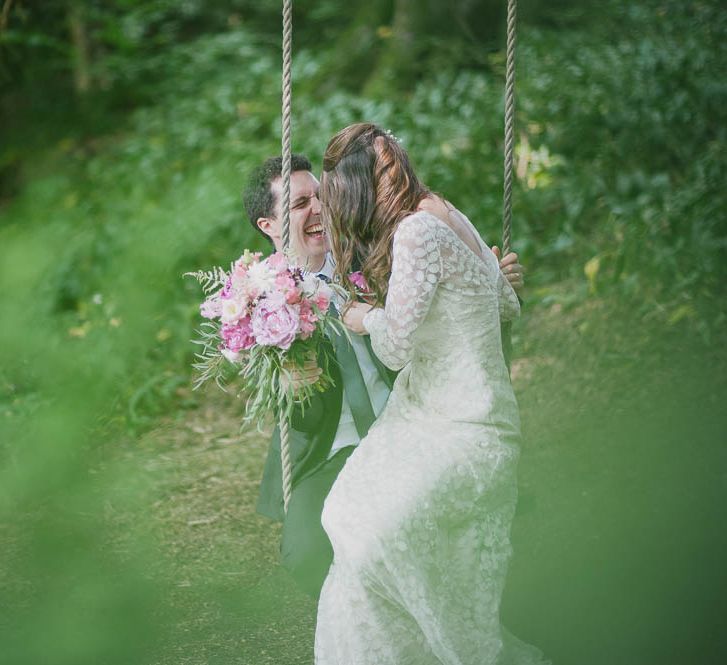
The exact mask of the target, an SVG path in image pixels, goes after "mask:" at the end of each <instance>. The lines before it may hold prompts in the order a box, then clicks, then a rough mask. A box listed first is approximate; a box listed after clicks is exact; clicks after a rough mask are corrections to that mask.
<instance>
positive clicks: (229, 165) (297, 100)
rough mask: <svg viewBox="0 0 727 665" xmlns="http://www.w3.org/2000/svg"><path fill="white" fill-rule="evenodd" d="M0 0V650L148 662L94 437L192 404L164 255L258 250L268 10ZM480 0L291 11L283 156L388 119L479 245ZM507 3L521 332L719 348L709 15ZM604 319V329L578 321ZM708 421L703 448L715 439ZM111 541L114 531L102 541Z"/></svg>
mask: <svg viewBox="0 0 727 665" xmlns="http://www.w3.org/2000/svg"><path fill="white" fill-rule="evenodd" d="M3 4H4V7H5V10H4V13H3V15H2V22H3V24H2V25H3V27H2V31H1V32H0V112H1V113H2V116H1V117H2V119H1V121H0V274H1V275H2V278H1V280H0V283H1V284H2V292H1V294H0V299H1V301H2V319H3V323H2V328H1V329H0V359H1V360H0V406H1V407H2V414H1V415H0V427H1V431H2V439H1V441H0V465H1V466H0V543H3V542H5V544H6V546H3V547H1V548H0V550H1V551H2V554H0V590H2V589H5V591H3V592H2V594H1V595H2V596H3V602H2V603H1V605H3V607H2V609H0V641H1V642H2V644H3V647H2V648H0V652H2V653H0V662H8V663H13V664H20V663H28V664H31V663H33V664H37V663H41V662H43V663H46V662H49V663H50V662H53V663H69V664H70V663H74V664H76V665H77V664H79V663H85V662H88V663H116V662H118V663H132V662H133V663H141V662H147V660H148V661H149V662H173V661H167V660H165V658H166V656H164V655H163V654H164V653H166V652H165V651H164V649H165V647H164V646H163V645H164V644H166V643H167V642H165V640H168V639H169V637H168V635H169V634H170V631H171V633H172V634H173V629H172V628H171V626H173V625H174V623H175V614H174V611H172V610H171V609H169V608H164V609H160V604H159V599H160V598H163V597H164V596H165V594H166V593H167V591H168V589H167V588H166V587H165V584H167V581H165V578H164V577H163V575H154V574H151V573H150V572H149V564H148V562H149V561H150V560H153V559H155V557H156V556H157V555H156V547H157V545H156V544H155V540H154V534H153V531H154V529H153V527H152V526H151V525H150V524H149V523H146V522H145V521H144V520H143V519H140V520H138V521H136V522H134V523H133V524H127V523H124V524H123V526H122V527H120V526H119V524H118V523H117V522H115V521H114V520H112V519H109V511H111V512H114V510H116V508H114V506H123V507H124V509H123V510H126V511H127V512H130V513H131V514H135V515H138V516H143V515H144V513H145V511H146V510H147V504H146V503H145V502H146V501H147V497H148V493H147V490H148V489H149V488H145V487H142V485H143V481H142V480H141V479H140V478H139V476H138V475H137V474H136V473H135V468H134V461H133V459H134V458H133V456H132V457H131V458H130V459H129V458H128V457H125V456H122V455H119V454H118V452H117V451H118V449H119V447H120V446H121V443H120V442H124V443H123V446H125V447H126V448H131V449H133V448H134V446H135V442H136V441H139V440H141V439H139V437H141V436H142V435H143V434H144V433H145V432H148V431H150V430H151V429H153V428H154V427H155V426H157V425H158V424H159V422H161V419H164V418H166V419H168V418H169V416H170V414H172V415H173V414H180V417H183V415H182V414H184V412H185V411H186V410H188V409H194V408H196V407H198V406H199V401H198V400H199V398H197V397H195V396H194V395H192V394H190V392H189V390H188V386H189V383H190V372H189V369H188V367H189V363H190V361H191V354H192V351H193V349H192V347H191V345H190V343H189V339H190V337H191V336H192V330H193V328H194V326H195V324H196V322H197V303H198V301H199V299H200V294H199V292H198V290H197V288H196V286H195V285H194V284H193V283H191V282H185V281H184V280H183V279H182V278H181V275H182V273H183V272H184V271H186V270H194V269H197V268H201V267H206V266H209V265H210V264H212V263H219V264H223V265H224V264H226V263H227V262H228V261H230V260H231V259H234V258H235V257H236V256H238V255H239V254H240V253H241V251H242V249H243V248H245V247H251V248H253V247H257V248H260V249H262V248H263V247H262V245H261V244H260V240H259V238H258V237H257V236H256V234H254V233H253V232H252V231H251V229H250V227H249V224H248V222H247V221H246V220H245V219H244V213H243V212H242V207H241V204H240V200H239V192H240V189H241V186H242V183H243V182H244V178H245V176H246V174H247V173H248V172H249V171H250V170H251V169H252V168H253V167H254V166H255V165H256V164H257V163H259V162H260V161H261V160H262V159H264V158H265V157H267V156H269V155H271V154H275V153H276V152H277V151H278V150H279V147H278V146H279V140H280V129H279V124H280V119H279V114H280V110H279V103H280V92H279V89H280V48H279V43H280V34H279V33H280V17H279V11H280V7H279V3H278V2H272V0H258V1H257V2H252V1H248V0H228V1H223V0H207V1H203V0H185V1H184V2H173V1H172V0H115V1H114V2H102V1H101V0H95V1H94V0H90V1H89V2H81V1H80V0H79V1H74V0H63V1H62V0H53V1H44V2H40V0H15V1H14V2H7V1H6V2H5V3H3ZM504 5H505V2H504V0H503V1H502V2H495V1H494V0H460V1H458V2H439V1H437V0H421V1H420V2H413V1H411V0H409V1H407V0H397V1H392V0H388V1H384V0H376V1H373V2H365V1H364V0H358V1H356V2H349V3H339V2H335V1H331V0H328V1H327V0H321V1H317V2H314V1H313V0H298V1H297V2H296V3H295V18H294V25H295V27H294V40H295V53H294V75H293V78H294V111H293V137H294V149H295V150H296V151H297V152H305V153H307V154H309V155H310V157H311V158H312V160H313V162H314V164H316V166H318V165H319V164H320V157H321V155H322V152H323V149H324V147H325V144H326V143H327V140H328V138H330V136H331V135H332V134H333V133H334V132H335V131H337V130H338V129H340V128H341V127H343V126H345V125H346V124H348V123H350V122H353V121H357V120H362V119H367V120H372V121H375V122H377V123H379V124H381V125H383V126H385V127H388V128H390V129H391V130H392V131H393V132H394V133H395V134H396V135H397V136H398V137H399V138H400V139H401V140H402V141H403V142H404V145H405V146H406V147H407V149H408V150H409V151H410V154H411V156H412V159H413V161H414V164H415V166H416V168H417V170H418V172H419V173H420V174H421V175H422V177H423V180H424V181H425V182H426V183H427V184H428V185H429V186H430V187H432V188H433V189H435V190H436V191H439V192H442V193H443V194H445V195H446V196H447V197H448V198H449V199H451V200H452V201H454V202H455V203H456V204H457V205H458V207H460V208H461V209H462V210H463V211H465V212H466V213H467V214H468V215H469V217H470V218H471V219H472V220H473V221H475V222H476V223H477V225H478V227H479V228H480V230H481V232H482V234H483V237H484V238H485V239H486V241H488V242H489V243H490V244H499V241H498V238H499V233H500V230H499V225H500V221H499V220H500V215H501V186H502V165H501V150H502V88H503V24H504ZM523 5H524V6H523V7H522V8H521V22H520V27H519V31H520V32H519V51H518V91H517V112H518V117H517V123H518V129H517V132H518V142H517V175H518V177H517V183H516V192H515V230H514V245H515V250H516V251H518V252H519V253H520V255H521V258H522V262H523V263H524V264H525V265H526V266H527V268H528V284H529V292H528V293H527V294H526V296H525V299H526V303H527V308H526V323H527V321H528V317H530V320H531V321H541V322H543V325H548V326H551V328H552V329H550V330H549V331H546V332H543V333H542V334H543V336H544V337H548V335H550V337H551V338H555V339H557V331H558V327H559V326H563V327H566V326H567V327H568V329H569V331H576V333H577V335H581V336H582V335H587V334H588V333H589V331H590V330H593V329H594V328H599V327H601V328H599V330H600V332H599V334H600V337H599V340H600V342H599V343H603V344H604V345H608V344H609V343H611V342H613V341H614V340H616V339H618V344H619V345H620V347H618V349H617V351H613V353H616V354H618V353H622V354H624V357H628V358H629V359H631V360H630V361H634V355H633V354H634V353H637V352H634V351H633V349H638V350H647V349H651V350H653V349H658V350H659V351H658V353H659V354H661V356H660V357H661V360H662V361H663V364H664V366H666V365H667V364H669V362H670V361H669V357H670V356H671V355H672V354H675V353H687V350H688V351H689V353H694V354H696V356H695V357H700V358H703V357H707V355H705V354H710V355H709V357H710V358H711V359H712V360H710V362H709V363H706V365H707V366H708V367H709V368H711V369H716V368H718V367H724V363H723V364H722V365H720V364H719V363H720V362H722V361H724V360H725V354H724V347H723V342H724V331H725V324H726V323H727V307H726V306H725V289H724V286H723V285H724V282H725V279H726V278H727V262H726V261H725V258H726V256H725V250H726V249H727V188H725V183H726V182H727V12H726V11H725V10H724V7H723V6H722V3H720V2H719V1H718V0H711V1H702V2H692V3H685V2H678V1H676V0H661V1H659V0H638V1H626V0H610V1H609V2H595V1H591V0H588V1H586V0H582V1H581V2H569V1H568V0H558V1H557V2H546V1H545V0H543V1H537V2H536V1H532V2H529V3H523ZM594 308H595V309H594ZM599 308H601V309H599ZM604 308H605V310H604ZM596 310H598V311H608V312H609V315H608V316H605V317H602V318H594V317H595V315H594V314H593V312H594V311H596ZM559 313H560V314H559ZM619 320H623V321H624V325H623V327H622V329H620V331H621V333H623V334H620V333H619V334H618V335H617V333H616V332H615V331H614V332H613V333H611V331H609V330H604V329H602V326H604V325H609V322H611V323H613V322H615V321H619ZM523 330H524V329H523V328H521V329H519V330H516V339H515V346H516V353H517V349H518V347H519V348H520V353H521V355H523V356H524V357H527V356H528V353H530V355H531V356H533V354H535V355H537V353H540V351H541V349H540V350H539V347H537V344H536V343H535V342H534V341H533V339H534V337H535V336H537V335H538V334H539V333H538V331H537V329H533V328H532V327H531V329H530V331H529V332H528V333H527V334H524V333H523ZM568 334H570V333H568ZM567 339H569V340H571V339H572V337H568V338H567ZM529 340H530V341H529ZM614 343H615V342H614ZM534 345H535V346H534ZM556 346H557V344H555V345H554V347H553V348H555V347H556ZM629 349H631V351H629ZM592 350H593V349H592ZM561 353H562V358H561V360H562V361H563V362H567V361H568V358H567V355H566V353H565V351H564V350H562V349H561ZM594 353H597V352H596V351H594ZM711 354H716V357H717V360H716V361H715V360H714V359H713V358H712V355H711ZM604 357H605V356H604ZM612 357H613V356H608V358H611V359H612ZM689 357H690V358H691V356H689ZM634 362H638V359H637V360H636V361H634ZM685 364H686V365H690V364H691V362H688V363H685ZM659 367H661V365H660V366H659ZM572 369H573V372H575V373H577V367H573V368H572ZM607 371H608V365H607V364H606V365H599V366H597V367H596V377H597V378H596V380H598V376H599V374H598V373H599V372H604V373H605V372H607ZM628 376H629V377H630V378H629V379H628V380H631V381H636V379H635V378H634V377H635V376H636V370H635V369H634V373H633V374H630V375H628ZM639 381H641V379H639ZM711 381H712V378H711V377H706V378H705V383H706V384H707V385H710V386H711V385H712V383H711ZM715 381H716V379H715ZM574 385H575V384H574ZM719 386H720V387H723V383H719ZM632 388H634V386H633V385H631V384H627V385H623V384H622V383H611V384H609V385H608V389H607V391H608V390H610V391H612V392H613V393H614V394H615V393H616V392H620V391H623V390H626V391H629V390H631V389H632ZM710 390H711V388H710ZM564 391H566V392H567V389H564ZM571 392H573V391H571ZM575 392H576V393H578V391H575ZM636 392H638V391H636ZM575 398H576V399H578V395H575ZM525 406H526V407H527V405H525ZM542 408H543V409H549V410H550V411H551V415H552V412H553V410H556V411H557V409H558V408H559V403H558V402H557V400H556V402H555V403H554V404H551V405H547V406H546V405H543V406H542ZM718 410H719V409H718ZM710 432H717V436H718V438H719V439H720V441H715V446H717V445H718V444H719V445H720V446H722V445H723V443H724V434H725V431H724V429H719V428H717V429H713V430H710ZM710 436H711V435H710ZM719 449H720V450H721V447H720V448H719ZM720 454H721V453H720ZM720 459H722V458H721V457H720ZM130 460H131V461H130ZM614 483H615V484H617V483H618V480H614ZM722 496H723V495H722ZM119 510H121V509H119ZM122 512H123V511H122ZM120 530H123V531H125V532H126V535H127V536H128V534H129V533H133V538H130V539H129V542H126V540H125V541H124V542H125V544H124V546H123V547H115V546H114V543H116V541H117V540H118V538H119V531H120ZM130 543H131V544H130ZM6 599H11V602H6ZM41 634H42V636H43V639H42V640H38V639H36V638H35V635H41ZM172 641H173V640H172ZM160 645H162V646H160ZM150 653H154V654H156V655H155V656H153V657H152V656H150V655H149V654H150ZM8 654H9V655H8ZM160 654H162V655H160ZM3 658H7V660H3ZM190 658H191V659H190V660H189V661H184V662H207V661H205V659H204V657H203V656H199V657H198V658H197V659H196V660H195V659H194V658H192V657H190ZM155 659H156V660H155ZM176 662H182V661H181V660H177V661H176ZM220 662H231V661H229V660H228V661H224V660H222V661H220ZM240 662H243V661H240ZM260 662H263V661H260ZM281 662H282V661H281ZM564 662H565V661H564ZM586 662H591V663H596V662H602V661H600V660H597V659H596V658H595V657H594V658H591V659H590V660H589V659H588V658H586ZM603 662H606V661H603ZM622 662H624V661H622ZM633 662H637V661H633ZM639 662H643V663H646V662H647V661H646V660H643V661H639ZM662 662H664V661H662ZM674 662H677V661H674ZM701 662H707V661H706V660H703V661H701ZM715 662H716V661H715Z"/></svg>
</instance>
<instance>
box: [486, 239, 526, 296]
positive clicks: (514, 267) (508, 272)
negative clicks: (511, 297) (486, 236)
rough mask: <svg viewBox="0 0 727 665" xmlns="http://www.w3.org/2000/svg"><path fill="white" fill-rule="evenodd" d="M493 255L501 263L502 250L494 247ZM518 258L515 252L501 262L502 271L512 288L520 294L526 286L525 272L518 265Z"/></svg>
mask: <svg viewBox="0 0 727 665" xmlns="http://www.w3.org/2000/svg"><path fill="white" fill-rule="evenodd" d="M492 253H493V254H494V255H495V256H496V257H497V260H498V261H500V248H499V247H497V246H493V247H492ZM517 259H518V256H517V254H516V253H515V252H510V253H509V254H508V255H507V256H506V257H505V258H504V259H502V260H501V261H500V270H502V273H503V274H504V275H505V277H506V279H507V281H508V282H510V286H512V288H513V289H515V291H516V292H517V293H518V294H519V293H520V291H522V289H523V287H524V286H525V271H524V270H523V267H522V266H521V265H520V264H519V263H518V260H517Z"/></svg>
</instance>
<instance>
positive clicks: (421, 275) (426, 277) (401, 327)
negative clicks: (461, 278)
mask: <svg viewBox="0 0 727 665" xmlns="http://www.w3.org/2000/svg"><path fill="white" fill-rule="evenodd" d="M441 276H442V260H441V254H440V248H439V243H438V241H437V237H436V235H435V228H434V227H432V225H431V224H430V223H428V221H427V216H426V215H421V214H417V215H412V216H411V217H408V218H407V219H405V220H404V221H402V222H401V224H400V226H399V228H398V229H397V230H396V233H395V234H394V247H393V262H392V266H391V278H390V279H389V291H388V294H387V296H386V307H385V308H384V309H381V308H376V309H373V310H371V311H370V312H369V313H368V314H367V315H366V316H365V317H364V321H363V324H364V327H365V328H366V330H367V331H368V332H369V334H370V335H371V346H372V348H373V350H374V353H375V354H376V356H377V357H378V358H379V360H381V362H383V363H384V364H385V365H386V366H387V367H389V368H390V369H393V370H399V369H401V368H402V367H403V366H404V365H406V364H407V363H408V362H409V361H410V360H411V357H412V349H413V343H412V334H413V333H414V331H415V330H416V329H417V328H418V327H419V324H420V323H421V322H422V321H423V320H424V317H425V316H426V315H427V312H429V307H430V305H431V303H432V298H433V297H434V293H435V292H436V290H437V285H438V284H439V280H440V279H441Z"/></svg>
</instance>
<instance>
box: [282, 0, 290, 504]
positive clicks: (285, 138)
mask: <svg viewBox="0 0 727 665" xmlns="http://www.w3.org/2000/svg"><path fill="white" fill-rule="evenodd" d="M292 54H293V0H283V112H282V116H283V120H282V124H283V127H282V144H283V145H282V148H283V153H282V154H283V168H282V174H281V175H282V180H283V202H282V210H283V250H284V251H285V252H286V253H287V254H288V258H289V260H290V259H291V256H290V161H291V149H290V145H291V142H290V109H291V105H292V104H291V98H292V85H291V84H292V75H291V62H292ZM279 429H280V460H281V463H282V466H283V506H284V508H285V512H288V503H289V502H290V491H291V487H292V480H291V477H292V467H291V464H290V444H289V440H290V430H289V427H288V419H287V418H286V417H285V413H281V414H280V420H279Z"/></svg>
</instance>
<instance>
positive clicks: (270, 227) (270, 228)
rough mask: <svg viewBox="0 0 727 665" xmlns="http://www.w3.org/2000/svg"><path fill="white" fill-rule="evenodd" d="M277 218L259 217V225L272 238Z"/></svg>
mask: <svg viewBox="0 0 727 665" xmlns="http://www.w3.org/2000/svg"><path fill="white" fill-rule="evenodd" d="M274 222H275V220H273V219H272V218H270V217H258V218H257V222H256V223H257V227H258V228H259V229H260V230H261V231H262V232H263V233H264V234H265V235H266V236H267V237H268V238H270V240H273V239H274V235H273V234H274V233H275V223H274Z"/></svg>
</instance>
